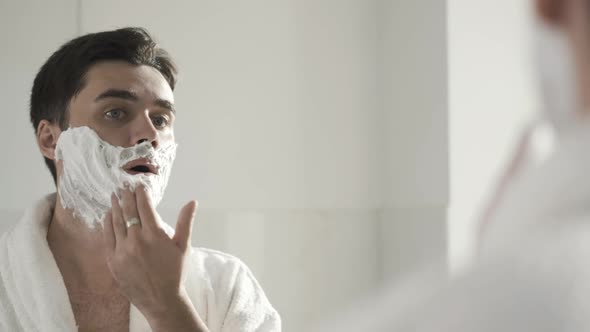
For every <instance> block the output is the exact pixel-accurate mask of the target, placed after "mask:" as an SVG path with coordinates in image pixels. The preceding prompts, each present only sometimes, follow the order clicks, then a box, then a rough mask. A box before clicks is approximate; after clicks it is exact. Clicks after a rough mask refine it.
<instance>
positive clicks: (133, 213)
mask: <svg viewBox="0 0 590 332" xmlns="http://www.w3.org/2000/svg"><path fill="white" fill-rule="evenodd" d="M121 198H122V200H121V201H122V204H123V206H121V209H122V210H123V223H124V224H125V227H126V228H127V237H132V238H134V237H137V236H138V235H139V234H140V232H141V224H136V225H133V226H130V227H127V221H129V220H131V219H133V218H137V219H139V214H138V213H137V204H136V203H135V192H133V191H131V189H130V188H129V187H128V186H127V187H126V188H125V189H123V190H122V191H121ZM139 220H141V219H139Z"/></svg>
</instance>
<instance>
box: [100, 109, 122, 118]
mask: <svg viewBox="0 0 590 332" xmlns="http://www.w3.org/2000/svg"><path fill="white" fill-rule="evenodd" d="M105 116H106V117H107V118H109V119H112V120H119V119H121V118H123V117H124V116H125V111H123V110H121V109H118V108H115V109H112V110H110V111H108V112H106V113H105Z"/></svg>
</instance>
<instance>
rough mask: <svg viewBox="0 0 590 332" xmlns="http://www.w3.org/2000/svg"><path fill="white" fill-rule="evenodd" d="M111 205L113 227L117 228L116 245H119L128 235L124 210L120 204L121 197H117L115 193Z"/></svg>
mask: <svg viewBox="0 0 590 332" xmlns="http://www.w3.org/2000/svg"><path fill="white" fill-rule="evenodd" d="M111 206H112V209H111V213H112V218H113V229H114V230H115V242H116V244H115V245H116V246H118V245H119V244H120V243H123V241H124V240H125V238H126V237H127V229H126V227H125V224H124V222H123V212H122V211H121V206H120V205H119V198H117V196H116V195H115V194H114V193H113V194H112V195H111Z"/></svg>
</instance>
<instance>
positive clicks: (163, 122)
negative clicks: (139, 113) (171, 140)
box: [152, 115, 170, 128]
mask: <svg viewBox="0 0 590 332" xmlns="http://www.w3.org/2000/svg"><path fill="white" fill-rule="evenodd" d="M169 122H170V121H169V120H168V118H167V117H166V116H163V115H159V116H155V117H153V118H152V123H153V124H154V126H155V127H156V128H164V127H166V126H167V125H168V123H169Z"/></svg>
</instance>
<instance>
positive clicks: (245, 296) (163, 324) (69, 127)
mask: <svg viewBox="0 0 590 332" xmlns="http://www.w3.org/2000/svg"><path fill="white" fill-rule="evenodd" d="M175 84H176V68H175V65H174V63H173V62H172V60H171V58H170V57H169V55H168V53H167V52H166V51H165V50H163V49H161V48H160V47H158V45H157V44H156V43H155V42H154V41H153V40H152V38H151V36H150V35H149V34H148V33H147V31H146V30H144V29H141V28H125V29H119V30H115V31H107V32H100V33H95V34H88V35H84V36H81V37H78V38H76V39H74V40H72V41H70V42H68V43H66V44H65V45H63V46H62V47H61V48H60V49H59V50H58V51H56V52H55V53H54V54H53V55H52V56H51V57H50V58H49V59H48V60H47V62H46V63H45V64H44V65H43V66H42V68H41V69H40V71H39V73H38V74H37V76H36V78H35V81H34V84H33V89H32V93H31V109H30V114H31V121H32V123H33V127H34V129H35V133H36V135H37V143H38V146H39V149H40V151H41V153H42V154H43V156H44V158H45V162H46V164H47V166H48V168H49V169H50V171H51V174H52V176H53V179H54V181H55V183H56V186H57V193H55V194H52V195H49V196H48V197H45V198H43V199H42V200H40V201H39V202H37V203H36V204H35V205H34V206H33V207H32V208H31V209H30V210H28V211H27V212H26V213H25V215H24V217H23V219H22V220H21V221H20V222H19V223H18V224H17V225H15V227H14V228H13V229H11V230H10V231H8V232H6V233H5V234H3V236H2V237H1V238H0V255H1V257H2V258H1V259H0V262H2V263H1V264H0V330H2V331H75V330H79V331H132V332H133V331H149V330H153V331H228V332H230V331H261V332H262V331H280V330H281V321H280V318H279V315H278V314H277V312H276V311H275V310H274V309H273V307H272V306H271V305H270V303H269V302H268V300H267V298H266V296H265V294H264V292H263V291H262V289H261V288H260V286H259V284H258V283H257V281H256V279H255V278H254V277H253V276H252V274H251V272H250V271H249V269H248V268H247V267H246V266H245V265H244V264H243V263H242V262H240V261H239V260H238V259H236V258H234V257H232V256H230V255H227V254H224V253H221V252H216V251H213V250H207V249H200V248H199V249H197V248H192V247H191V245H190V244H191V229H192V224H193V219H194V216H195V213H196V202H195V201H191V202H189V203H188V204H186V205H185V206H184V207H183V208H182V209H181V211H180V213H179V217H178V223H177V226H176V230H172V229H170V227H169V226H167V225H166V224H165V223H164V222H162V221H161V219H160V217H159V215H158V213H157V211H156V210H155V207H156V205H157V204H158V202H159V201H160V199H161V198H162V195H163V192H164V188H165V187H166V183H167V181H168V176H169V174H170V168H171V166H172V162H173V160H174V157H175V152H176V143H175V139H174V122H175V120H176V117H177V116H179V117H181V116H182V114H177V113H176V110H175V108H174V95H173V90H174V87H175ZM179 113H180V112H179Z"/></svg>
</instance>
